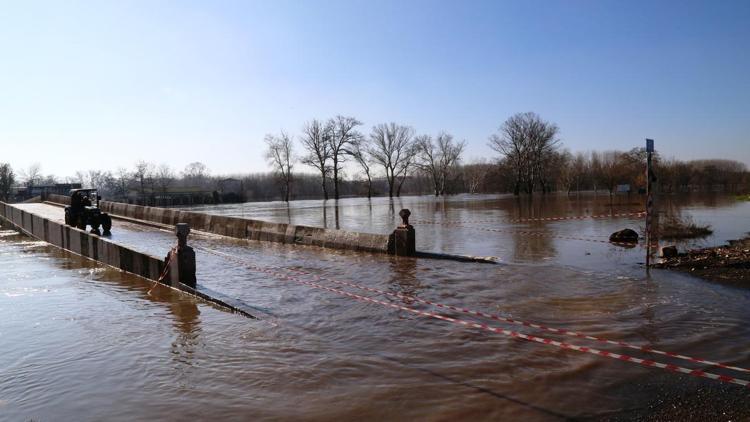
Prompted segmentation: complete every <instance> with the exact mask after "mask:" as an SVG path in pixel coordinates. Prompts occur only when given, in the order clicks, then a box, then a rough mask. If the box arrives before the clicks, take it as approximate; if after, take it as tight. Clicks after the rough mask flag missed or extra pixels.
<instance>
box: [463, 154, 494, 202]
mask: <svg viewBox="0 0 750 422" xmlns="http://www.w3.org/2000/svg"><path fill="white" fill-rule="evenodd" d="M490 167H491V165H490V164H487V162H486V161H485V160H477V161H475V162H473V163H470V164H467V165H464V166H463V172H464V180H465V182H466V184H467V187H468V190H469V193H471V194H475V193H477V192H479V188H480V186H481V185H482V182H483V181H484V178H485V176H486V175H487V173H489V171H490Z"/></svg>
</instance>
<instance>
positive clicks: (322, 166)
mask: <svg viewBox="0 0 750 422" xmlns="http://www.w3.org/2000/svg"><path fill="white" fill-rule="evenodd" d="M558 135H559V128H558V126H557V125H556V124H554V123H551V122H548V121H546V120H544V119H542V118H541V117H540V116H539V115H537V114H535V113H518V114H515V115H513V116H511V117H510V118H508V119H507V120H506V121H505V122H504V123H503V124H502V125H501V126H500V127H499V128H498V130H497V131H496V132H495V133H493V134H491V135H490V136H489V137H488V145H489V147H490V148H492V149H493V150H494V151H495V152H496V153H497V154H498V155H497V156H495V157H492V158H490V159H482V160H476V161H474V162H471V163H464V162H462V156H463V153H464V150H465V146H466V142H465V141H457V140H456V139H455V138H454V136H453V135H452V134H450V133H448V132H445V131H441V132H439V133H437V134H436V135H435V136H434V137H433V136H431V135H428V134H420V135H418V134H417V133H416V131H415V130H414V128H412V127H411V126H408V125H404V124H399V123H393V122H391V123H381V124H376V125H374V126H372V128H371V129H370V131H369V133H367V134H365V133H364V131H363V123H362V122H361V121H359V120H358V119H356V118H354V117H350V116H341V115H338V116H335V117H333V118H330V119H327V120H319V119H313V120H311V121H308V122H307V123H305V124H304V125H302V127H301V130H300V132H299V133H298V134H296V135H293V134H290V133H289V132H286V131H280V132H279V133H277V134H268V135H266V136H265V144H266V151H265V158H266V159H267V161H268V164H269V165H270V166H271V168H272V169H273V170H272V171H271V172H270V173H252V174H235V175H212V174H211V172H210V171H209V169H208V168H207V167H206V165H205V164H203V163H201V162H193V163H190V164H188V165H187V166H185V168H184V169H182V170H179V171H178V170H175V169H173V168H172V167H170V166H169V165H167V164H155V163H150V162H146V161H139V162H137V163H135V165H134V166H133V167H132V168H130V169H126V168H119V169H117V170H115V171H101V170H89V171H86V172H76V174H75V175H74V176H71V177H67V178H65V179H63V180H62V181H65V182H75V183H81V184H82V185H83V186H84V187H96V188H98V189H100V190H101V191H102V192H103V193H104V194H105V195H107V197H109V198H112V199H114V200H128V199H131V200H132V194H133V192H135V193H136V194H137V196H138V197H139V198H140V200H141V201H142V200H143V198H147V197H149V196H153V195H158V194H160V193H161V194H165V193H167V192H172V191H175V190H180V189H182V190H186V191H189V190H193V191H195V190H198V191H204V192H217V191H218V192H221V191H223V190H225V187H224V183H225V182H226V180H227V178H231V179H232V180H233V181H238V182H239V186H240V188H239V192H238V193H237V195H238V197H237V198H236V199H237V200H243V201H244V200H248V201H250V200H273V199H279V198H280V199H282V200H285V201H289V200H291V199H313V198H323V199H328V198H329V196H330V192H333V194H332V196H333V198H340V197H342V196H366V197H368V198H370V197H372V196H374V195H388V196H390V197H393V196H400V195H401V194H402V193H406V194H424V193H431V194H434V195H436V196H440V195H446V194H452V193H462V192H468V193H503V192H512V193H514V194H515V195H532V194H535V193H542V194H546V193H549V192H554V191H563V192H567V193H572V192H581V191H591V190H593V191H604V192H608V193H609V194H610V195H614V194H615V193H616V192H617V189H618V186H621V185H627V186H629V189H630V190H633V191H637V190H638V189H639V188H642V187H644V186H645V182H646V180H645V162H646V152H645V149H644V148H633V149H631V150H629V151H590V152H577V153H575V154H574V153H571V152H570V151H569V150H568V149H566V148H564V147H563V145H562V142H561V140H560V139H559V137H558ZM346 163H351V164H350V165H349V166H346V170H345V167H344V165H345V164H346ZM653 163H654V168H655V172H656V175H657V182H656V185H657V188H658V189H660V190H661V191H662V192H692V191H718V190H721V191H726V192H743V191H746V190H747V189H748V186H750V177H749V173H748V171H747V168H746V166H745V165H744V164H743V163H740V162H737V161H733V160H717V159H714V160H693V161H681V160H676V159H664V158H662V157H661V156H660V155H659V154H658V153H655V154H654V157H653ZM351 169H357V170H356V172H355V173H354V174H348V175H347V174H345V173H346V172H347V171H351ZM300 170H302V171H300ZM304 170H307V171H312V172H313V173H309V172H306V171H304ZM347 176H348V177H347ZM58 181H60V180H59V179H58V178H56V177H54V176H49V175H48V176H45V175H43V174H42V171H41V166H39V165H38V164H34V165H31V166H29V167H28V168H26V169H23V170H20V171H19V175H16V174H15V173H14V171H13V169H12V168H11V166H10V164H8V163H0V198H2V200H4V201H7V200H9V199H10V196H11V191H12V187H13V186H14V185H18V184H22V185H23V186H26V187H32V186H39V185H48V184H53V183H55V182H58ZM235 188H236V186H235ZM218 200H220V199H217V197H216V194H214V195H212V197H211V198H205V201H206V202H216V201H218Z"/></svg>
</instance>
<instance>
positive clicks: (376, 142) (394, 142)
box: [368, 123, 415, 198]
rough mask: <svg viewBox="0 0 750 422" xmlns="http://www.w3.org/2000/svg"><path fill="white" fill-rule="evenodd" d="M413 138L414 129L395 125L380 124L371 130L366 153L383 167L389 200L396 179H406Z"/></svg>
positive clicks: (412, 152)
mask: <svg viewBox="0 0 750 422" xmlns="http://www.w3.org/2000/svg"><path fill="white" fill-rule="evenodd" d="M413 136H414V129H412V128H411V127H409V126H403V125H398V124H396V123H381V124H379V125H377V126H374V127H373V128H372V133H371V134H370V142H371V143H370V145H369V149H368V152H369V155H370V156H371V157H372V160H373V161H374V162H375V163H377V164H379V165H381V166H382V167H383V170H384V171H385V178H386V181H387V182H388V196H389V197H391V198H392V197H393V189H394V188H395V187H396V178H397V177H398V176H403V177H404V178H405V177H406V174H407V172H408V170H409V167H410V162H411V160H413V158H414V155H413V154H414V152H415V148H413V147H412V138H413Z"/></svg>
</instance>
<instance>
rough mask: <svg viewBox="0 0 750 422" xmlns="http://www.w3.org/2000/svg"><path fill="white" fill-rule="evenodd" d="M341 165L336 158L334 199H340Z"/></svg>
mask: <svg viewBox="0 0 750 422" xmlns="http://www.w3.org/2000/svg"><path fill="white" fill-rule="evenodd" d="M338 167H339V163H338V160H337V159H336V156H334V157H333V199H339V169H338Z"/></svg>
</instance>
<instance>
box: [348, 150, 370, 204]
mask: <svg viewBox="0 0 750 422" xmlns="http://www.w3.org/2000/svg"><path fill="white" fill-rule="evenodd" d="M368 148H369V143H368V140H367V138H364V137H360V138H359V139H357V140H355V141H354V142H352V144H351V145H350V147H349V149H348V150H347V153H348V154H349V155H351V156H352V158H354V161H356V162H357V163H358V164H359V166H360V167H362V171H363V172H364V173H365V177H367V199H370V198H372V172H371V168H370V164H371V157H370V154H369V153H368Z"/></svg>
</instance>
